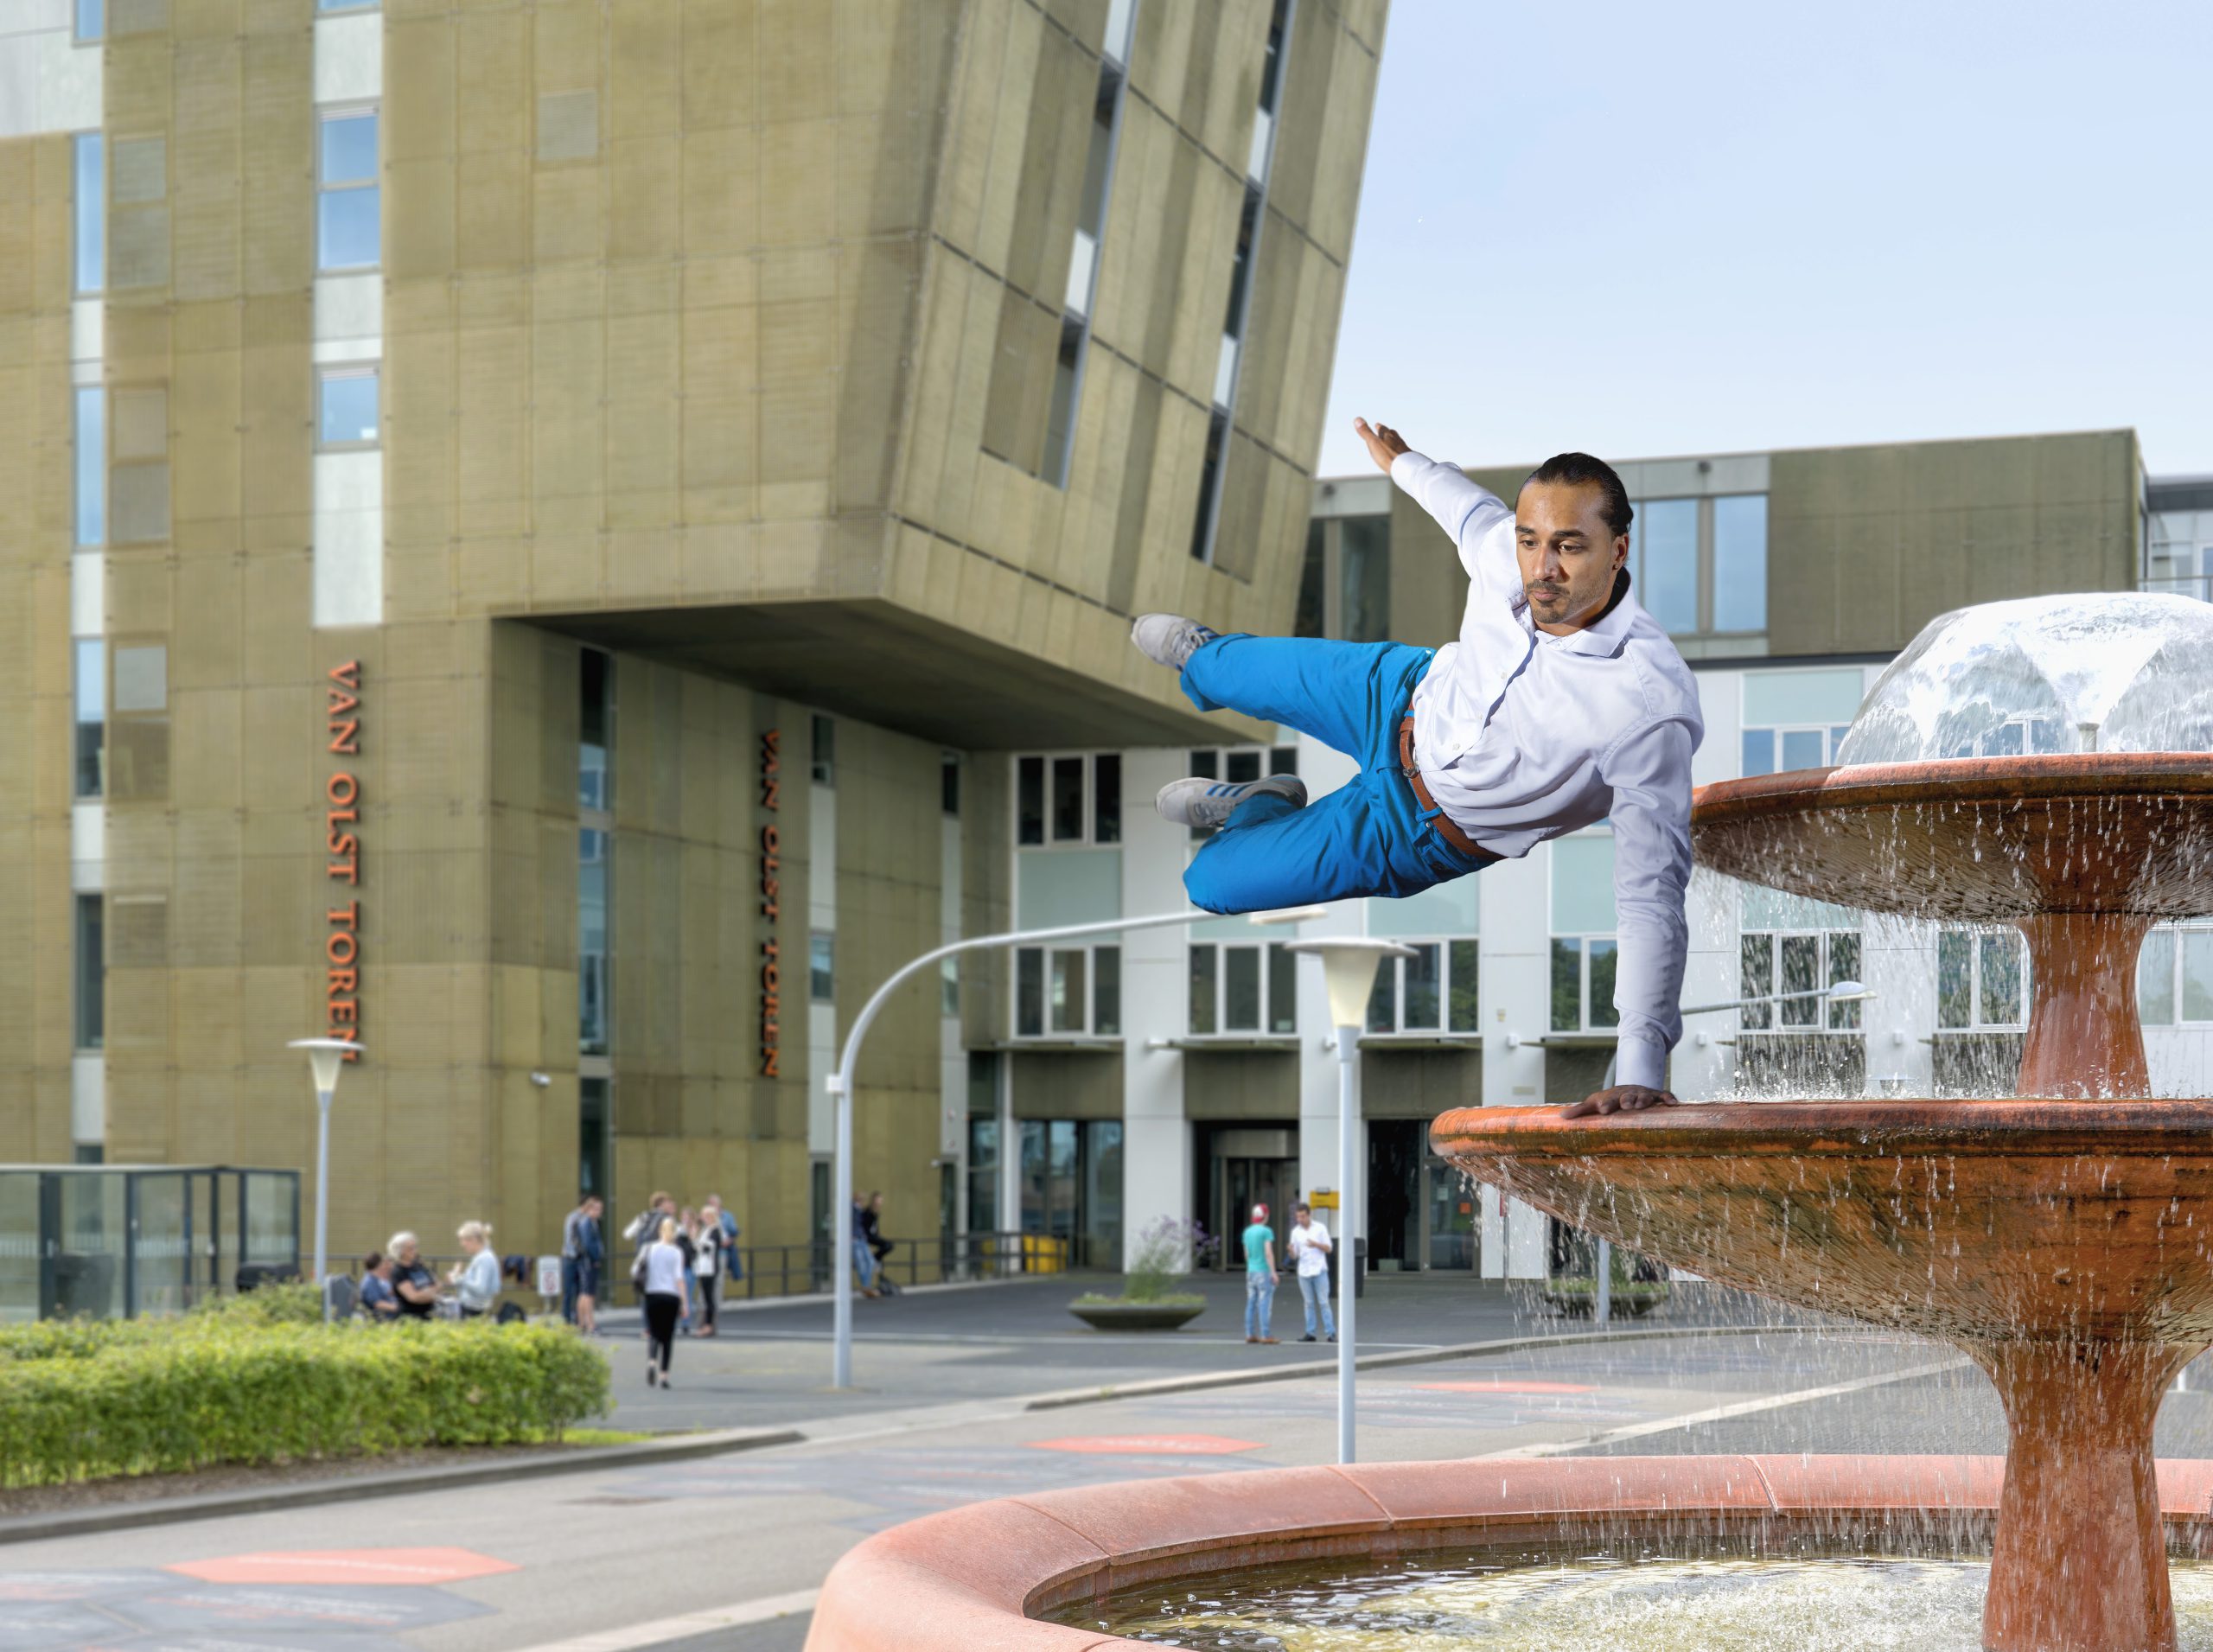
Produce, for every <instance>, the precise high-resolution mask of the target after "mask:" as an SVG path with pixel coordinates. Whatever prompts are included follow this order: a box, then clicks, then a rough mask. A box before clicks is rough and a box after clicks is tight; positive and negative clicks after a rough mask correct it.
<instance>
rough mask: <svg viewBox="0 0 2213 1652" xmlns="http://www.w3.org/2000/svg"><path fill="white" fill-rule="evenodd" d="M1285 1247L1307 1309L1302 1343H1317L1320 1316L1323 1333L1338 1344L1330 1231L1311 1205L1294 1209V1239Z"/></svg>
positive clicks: (1292, 1237)
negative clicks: (1332, 1307)
mask: <svg viewBox="0 0 2213 1652" xmlns="http://www.w3.org/2000/svg"><path fill="white" fill-rule="evenodd" d="M1284 1246H1285V1249H1287V1250H1288V1251H1290V1253H1291V1266H1292V1267H1293V1268H1294V1269H1295V1270H1296V1271H1297V1273H1298V1300H1299V1305H1300V1306H1302V1307H1303V1308H1304V1309H1305V1310H1306V1335H1304V1336H1302V1337H1300V1338H1299V1339H1298V1340H1299V1341H1300V1342H1302V1343H1311V1342H1312V1341H1313V1340H1314V1319H1315V1316H1316V1314H1317V1313H1319V1314H1320V1316H1321V1320H1322V1334H1323V1336H1327V1337H1328V1338H1329V1339H1330V1341H1331V1342H1333V1343H1334V1342H1336V1340H1337V1317H1336V1315H1335V1314H1333V1313H1331V1312H1330V1230H1329V1229H1328V1228H1324V1227H1323V1225H1322V1224H1321V1223H1320V1222H1319V1221H1316V1220H1315V1217H1314V1211H1313V1209H1312V1207H1311V1206H1309V1205H1304V1204H1295V1205H1293V1206H1291V1237H1290V1238H1289V1239H1287V1240H1285V1241H1284Z"/></svg>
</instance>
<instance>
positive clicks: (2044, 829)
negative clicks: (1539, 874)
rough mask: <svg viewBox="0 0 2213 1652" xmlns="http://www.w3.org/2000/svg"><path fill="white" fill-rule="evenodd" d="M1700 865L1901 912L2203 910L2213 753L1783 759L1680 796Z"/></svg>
mask: <svg viewBox="0 0 2213 1652" xmlns="http://www.w3.org/2000/svg"><path fill="white" fill-rule="evenodd" d="M1691 837H1692V843H1693V848H1694V852H1695V853H1696V856H1697V859H1698V861H1699V863H1700V864H1701V865H1705V866H1707V867H1710V868H1712V869H1713V870H1714V871H1722V872H1726V873H1728V874H1730V875H1731V876H1732V877H1741V878H1744V879H1746V880H1747V881H1749V882H1751V883H1764V884H1767V885H1769V886H1770V887H1772V888H1775V889H1779V890H1786V891H1788V892H1789V893H1790V894H1793V895H1801V896H1809V897H1811V898H1813V899H1815V900H1821V901H1828V902H1832V903H1835V904H1837V905H1840V906H1854V907H1860V908H1863V909H1866V910H1868V911H1872V912H1889V913H1897V914H1901V915H1906V916H1910V917H1916V918H1934V919H1945V920H1950V921H1954V922H1976V923H1989V922H2003V921H2006V920H2007V919H2011V918H2017V917H2024V916H2027V915H2031V914H2032V913H2036V912H2111V913H2116V914H2130V915H2136V916H2140V917H2144V918H2149V919H2159V918H2179V917H2192V916H2197V915H2201V914H2203V913H2208V912H2213V752H2150V753H2146V752H2121V751H2097V752H2080V753H2065V754H2056V755H2051V756H2014V757H1971V758H1952V759H1934V760H1929V761H1923V762H1901V763H1863V764H1859V765H1856V766H1852V767H1846V768H1840V769H1795V770H1792V771H1789V772H1788V773H1784V774H1780V775H1755V776H1752V777H1751V778H1748V779H1744V780H1728V781H1715V782H1713V783H1712V784H1711V785H1707V786H1702V787H1700V788H1699V789H1698V791H1697V793H1696V794H1694V796H1693V805H1692V811H1691Z"/></svg>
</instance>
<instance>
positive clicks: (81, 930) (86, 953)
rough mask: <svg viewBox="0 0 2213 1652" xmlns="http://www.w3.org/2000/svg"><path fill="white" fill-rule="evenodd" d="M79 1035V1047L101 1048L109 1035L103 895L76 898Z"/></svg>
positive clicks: (76, 995) (77, 1031)
mask: <svg viewBox="0 0 2213 1652" xmlns="http://www.w3.org/2000/svg"><path fill="white" fill-rule="evenodd" d="M76 909H77V938H76V943H77V944H76V966H77V978H76V992H75V994H74V997H75V1002H76V1036H77V1048H78V1049H82V1050H92V1049H99V1048H101V1046H102V1045H103V1044H104V1043H105V1041H106V1036H107V954H106V937H105V931H104V928H103V925H102V922H101V915H100V897H99V896H97V895H80V896H78V897H77V903H76Z"/></svg>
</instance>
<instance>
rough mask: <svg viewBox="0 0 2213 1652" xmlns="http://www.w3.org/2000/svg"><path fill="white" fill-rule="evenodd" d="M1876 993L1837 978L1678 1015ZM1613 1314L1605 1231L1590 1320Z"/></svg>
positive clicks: (1610, 1071) (1841, 1000)
mask: <svg viewBox="0 0 2213 1652" xmlns="http://www.w3.org/2000/svg"><path fill="white" fill-rule="evenodd" d="M1874 996H1875V994H1874V992H1873V991H1872V989H1870V988H1868V987H1865V986H1862V985H1860V984H1859V982H1858V981H1838V982H1836V983H1835V984H1834V985H1829V986H1817V987H1814V989H1813V990H1812V991H1810V992H1769V993H1764V994H1763V995H1762V996H1760V997H1758V998H1732V999H1731V1000H1730V1001H1729V1002H1728V1003H1726V1004H1692V1005H1685V1006H1684V1007H1683V1008H1682V1009H1681V1010H1680V1011H1677V1012H1676V1013H1677V1014H1679V1015H1720V1014H1723V1013H1724V1012H1725V1011H1730V1010H1749V1009H1751V1007H1752V1005H1755V1004H1787V1003H1789V1002H1790V1001H1791V1000H1792V999H1795V998H1825V999H1827V1001H1828V1002H1829V1003H1831V1004H1865V1002H1866V1001H1867V1000H1868V999H1869V998H1873V997H1874ZM1615 1059H1616V1058H1615V1057H1614V1056H1609V1057H1607V1060H1606V1079H1605V1082H1604V1083H1603V1084H1601V1085H1600V1086H1599V1087H1598V1088H1600V1089H1602V1090H1610V1089H1612V1088H1614V1061H1615ZM1613 1317H1614V1246H1613V1241H1611V1240H1610V1239H1607V1238H1605V1237H1604V1236H1603V1235H1602V1236H1601V1237H1600V1238H1599V1241H1598V1288H1597V1289H1596V1291H1595V1292H1593V1293H1592V1296H1591V1324H1594V1325H1606V1324H1612V1323H1613Z"/></svg>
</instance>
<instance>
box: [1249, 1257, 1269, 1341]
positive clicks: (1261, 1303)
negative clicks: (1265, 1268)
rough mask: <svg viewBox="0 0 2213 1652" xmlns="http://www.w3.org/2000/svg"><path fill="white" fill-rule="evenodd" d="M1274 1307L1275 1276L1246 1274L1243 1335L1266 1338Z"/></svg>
mask: <svg viewBox="0 0 2213 1652" xmlns="http://www.w3.org/2000/svg"><path fill="white" fill-rule="evenodd" d="M1275 1305H1276V1276H1275V1275H1274V1274H1272V1273H1252V1272H1248V1273H1247V1274H1246V1275H1245V1334H1246V1335H1247V1336H1266V1335H1267V1334H1268V1320H1269V1318H1270V1317H1271V1316H1272V1310H1273V1309H1274V1307H1275ZM1256 1327H1257V1329H1256Z"/></svg>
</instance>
